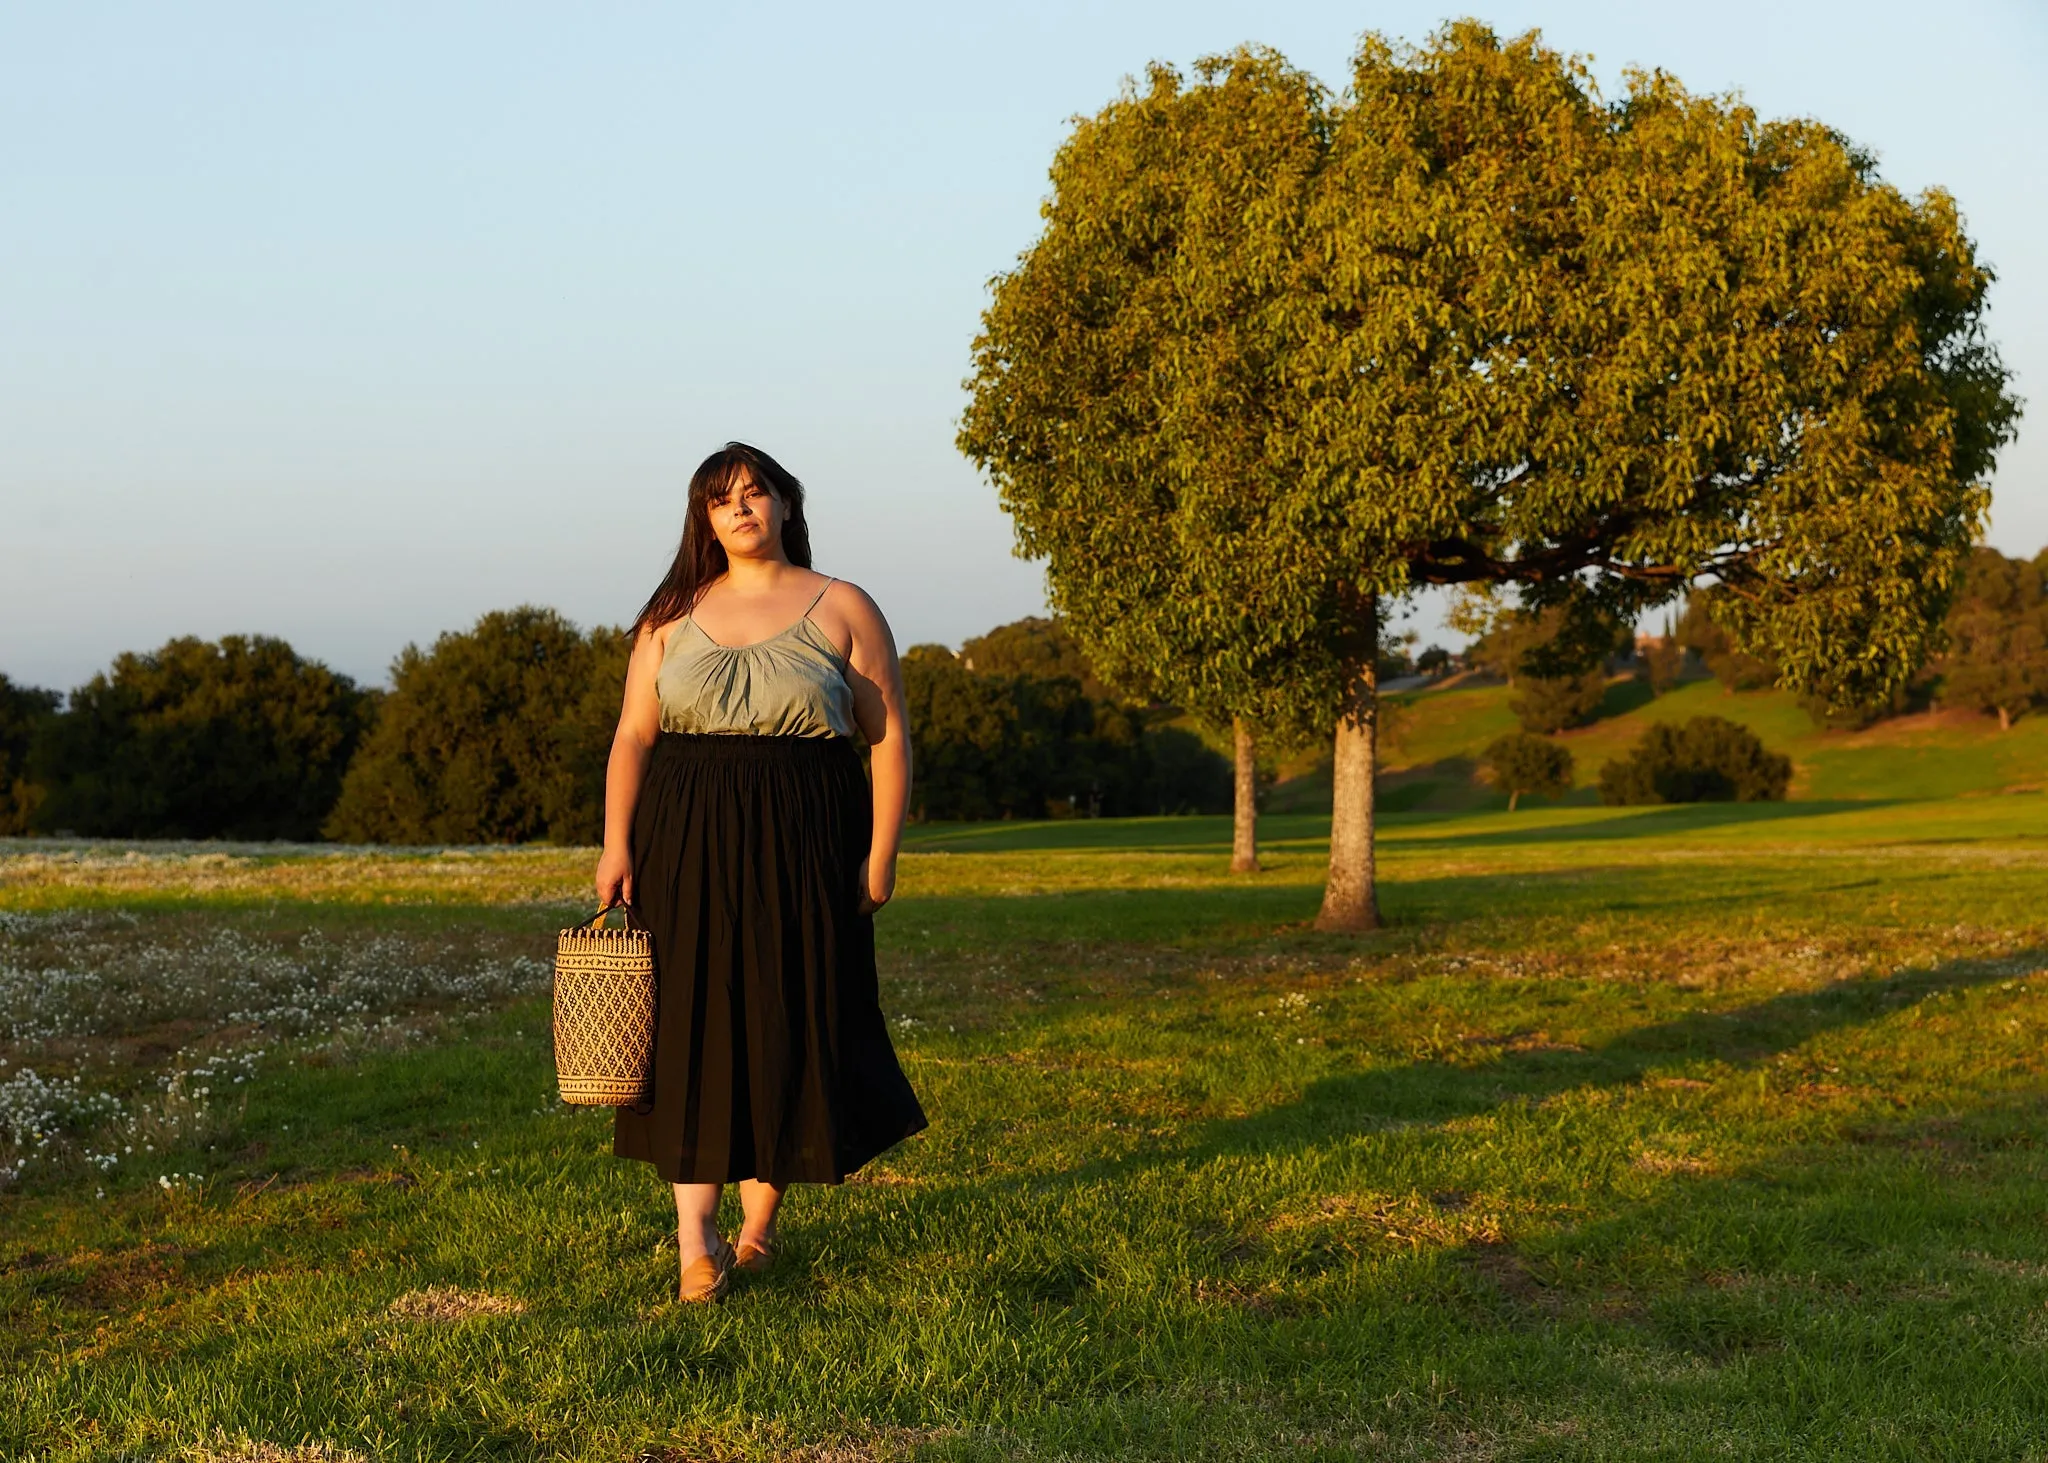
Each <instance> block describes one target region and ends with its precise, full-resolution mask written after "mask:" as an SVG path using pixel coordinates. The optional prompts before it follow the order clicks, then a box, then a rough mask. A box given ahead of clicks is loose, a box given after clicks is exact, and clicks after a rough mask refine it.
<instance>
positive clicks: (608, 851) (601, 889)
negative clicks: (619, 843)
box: [596, 844, 633, 909]
mask: <svg viewBox="0 0 2048 1463" xmlns="http://www.w3.org/2000/svg"><path fill="white" fill-rule="evenodd" d="M596 883H597V907H598V908H599V909H610V908H611V907H612V906H613V905H614V904H631V903H632V902H633V854H632V852H631V850H629V849H624V848H618V847H615V846H613V845H611V844H606V845H605V850H604V852H603V853H601V854H599V855H598V859H597V880H596Z"/></svg>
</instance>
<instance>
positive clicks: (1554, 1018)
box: [0, 698, 2048, 1463]
mask: <svg viewBox="0 0 2048 1463" xmlns="http://www.w3.org/2000/svg"><path fill="white" fill-rule="evenodd" d="M1666 699H1672V698H1666ZM2017 734H2018V733H2017V732H2016V733H2015V735H2017ZM1814 778H1815V782H1816V784H1817V785H1824V784H1821V780H1820V778H1819V775H1818V774H1814ZM2015 780H2017V779H2015ZM1324 829H1325V823H1324V822H1323V821H1322V820H1318V819H1314V818H1310V817H1281V818H1270V819H1268V820H1266V827H1265V830H1264V831H1265V834H1266V839H1267V843H1266V849H1267V862H1268V867H1267V868H1266V870H1265V871H1264V872H1262V873H1260V874H1258V875H1256V876H1252V877H1235V878H1234V877H1232V876H1230V875H1229V874H1228V873H1227V872H1226V862H1227V854H1228V849H1227V838H1228V827H1227V820H1222V819H1165V820H1134V821H1127V822H1116V823H1109V822H1103V823H1086V822H1081V823H1072V822H1069V823H1059V824H1033V825H1015V824H1008V825H979V826H955V827H939V828H927V829H919V830H916V833H915V836H914V839H913V843H912V849H911V852H910V853H909V854H907V855H906V857H905V861H904V870H903V892H902V895H901V897H900V899H899V900H898V902H897V903H896V904H895V905H894V906H893V907H892V908H891V909H889V910H887V911H885V913H884V914H883V916H882V917H881V919H880V921H879V930H880V936H881V940H882V944H883V972H884V996H885V1003H886V1005H887V1007H888V1010H889V1013H890V1015H891V1018H892V1026H893V1029H894V1031H895V1034H896V1038H897V1040H898V1043H899V1048H900V1050H901V1052H902V1055H903V1058H904V1063H905V1066H906V1068H907V1069H908V1071H909V1072H910V1074H911V1077H912V1080H913V1081H914V1082H915V1083H916V1085H917V1087H918V1089H919V1091H920V1093H921V1094H922V1095H923V1097H924V1100H925V1103H926V1106H927V1108H928V1110H929V1111H930V1113H931V1115H932V1118H933V1125H932V1128H931V1130H930V1131H929V1132H928V1133H926V1134H924V1135H923V1136H921V1137H920V1138H918V1139H916V1140H914V1141H912V1142H910V1143H908V1144H906V1145H904V1146H903V1147H901V1148H899V1149H897V1150H895V1151H893V1152H892V1153H890V1154H888V1155H886V1156H885V1157H884V1158H883V1159H881V1160H880V1161H879V1162H878V1163H876V1164H875V1165H873V1166H872V1167H871V1169H870V1170H869V1171H867V1172H866V1173H864V1174H863V1175H861V1177H860V1180H859V1181H858V1182H854V1183H849V1184H847V1185H846V1186H844V1187H843V1188H840V1189H837V1190H804V1191H799V1192H798V1193H797V1194H796V1195H795V1196H794V1197H793V1198H792V1200H791V1203H790V1206H789V1209H788V1211H787V1220H786V1241H787V1249H786V1259H785V1260H784V1262H783V1264H782V1267H781V1269H780V1270H779V1272H778V1273H775V1274H773V1275H771V1276H769V1277H766V1278H764V1279H761V1280H758V1281H756V1282H755V1283H752V1284H749V1285H746V1286H743V1287H741V1288H739V1289H738V1290H737V1291H736V1293H735V1294H734V1295H733V1297H732V1298H731V1299H730V1300H729V1301H728V1302H727V1303H726V1304H725V1305H724V1306H722V1307H719V1308H716V1309H710V1310H705V1309H697V1308H679V1307H677V1306H676V1305H674V1304H673V1303H672V1302H671V1301H670V1300H669V1299H668V1297H669V1296H671V1295H672V1293H673V1290H674V1285H675V1260H674V1252H673V1244H674V1240H673V1210H672V1209H671V1208H670V1206H669V1203H668V1199H667V1196H666V1194H665V1193H664V1192H663V1191H662V1190H661V1188H660V1187H659V1185H658V1184H657V1183H656V1182H655V1181H654V1180H653V1179H652V1178H651V1177H650V1175H649V1174H648V1173H647V1171H646V1170H645V1169H643V1168H641V1167H639V1166H637V1165H626V1164H621V1163H617V1162H615V1161H613V1160H612V1159H610V1158H609V1157H608V1156H607V1152H608V1139H609V1126H608V1121H607V1119H606V1118H605V1117H604V1116H603V1115H601V1114H593V1113H589V1112H582V1111H576V1110H571V1109H567V1108H564V1107H562V1106H561V1105H560V1104H559V1103H556V1102H555V1101H553V1098H552V1092H551V1079H552V1073H551V1069H550V1065H549V1057H548V1045H547V1035H546V1021H547V1012H546V1005H545V988H546V971H545V966H544V964H543V963H542V961H543V959H544V957H545V955H546V953H547V951H548V949H549V947H550V942H551V936H552V932H553V930H554V929H555V928H556V927H557V926H558V925H560V924H561V923H563V922H564V921H565V919H566V918H567V917H568V916H570V915H571V914H572V913H573V912H575V911H578V910H579V909H580V908H581V898H580V891H581V889H582V887H583V884H584V882H585V879H586V877H587V872H588V868H589V865H590V862H591V858H590V855H588V854H587V853H581V852H576V851H549V850H520V851H507V852H497V853H488V852H477V851H460V850H456V851H445V852H416V853H408V852H392V853H363V852H361V851H347V850H343V851H332V850H301V851H283V852H280V851H277V850H268V849H261V848H247V849H236V848H188V849H181V848H176V847H159V848H138V849H134V850H126V849H120V848H107V847H100V846H95V847H66V846H59V845H48V844H36V845H31V844H11V845H10V844H0V911H4V912H0V1059H4V1061H5V1063H6V1065H4V1066H0V1140H4V1141H0V1166H4V1167H5V1168H6V1169H7V1170H8V1171H9V1174H10V1176H11V1181H10V1182H9V1183H8V1185H7V1186H6V1188H5V1189H4V1191H0V1308H4V1313H5V1316H6V1320H7V1324H6V1326H5V1328H4V1330H0V1457H6V1458H10V1459H11V1458H29V1459H38V1460H43V1459H47V1460H58V1459H64V1460H71V1459H80V1460H83V1459H94V1460H99V1459H155V1458H166V1459H205V1460H215V1463H219V1460H228V1459H239V1460H250V1463H254V1460H258V1459H266V1460H282V1459H289V1458H302V1459H322V1458H324V1459H335V1458H343V1457H348V1456H351V1455H354V1456H359V1457H362V1458H378V1459H381V1458H396V1459H419V1460H428V1459H434V1460H440V1459H465V1458H504V1459H539V1458H574V1459H607V1460H612V1459H617V1460H624V1459H631V1458H634V1457H635V1456H637V1455H638V1454H639V1453H640V1452H641V1451H642V1450H654V1452H655V1455H656V1456H657V1457H660V1458H664V1459H667V1460H670V1463H680V1460H686V1459H721V1460H722V1459H729V1458H756V1457H760V1458H766V1457H791V1456H794V1457H802V1458H809V1459H814V1460H825V1459H839V1460H853V1459H869V1458H874V1459H882V1458H916V1459H956V1460H981V1459H997V1458H1111V1457H1116V1458H1121V1457H1152V1458H1179V1457H1192V1456H1202V1457H1222V1458H1234V1459H1265V1458H1274V1459H1278V1458H1287V1459H1351V1458H1360V1459H1380V1458H1418V1459H1423V1458H1440V1459H1464V1460H1476V1459H1545V1460H1563V1459H1585V1460H1593V1459H1602V1460H1605V1459H1638V1458H1642V1459H1650V1458H1655V1459H1689V1458H1725V1457H1740V1458H1785V1459H1792V1458H1797V1459H1842V1460H1867V1459H1899V1460H1906V1459H1914V1460H1918V1459H1955V1460H1965V1459H1967V1460H2031V1463H2040V1460H2044V1459H2048V1055H2044V1044H2043V1038H2044V1035H2048V798H2043V797H2041V796H2039V795H2012V796H2003V797H1971V798H1948V799H1940V800H1933V799H1929V800H1920V801H1902V802H1892V803H1881V802H1860V803H1852V802H1843V801H1835V802H1794V803H1786V804H1779V805H1765V806H1727V805H1722V806H1701V807H1690V808H1652V809H1606V808H1598V807H1561V808H1552V809H1538V810H1534V811H1531V810H1524V811H1523V812H1521V813H1520V814H1517V815H1515V816H1513V817H1509V816H1506V815H1504V814H1499V813H1492V812H1477V813H1468V814H1463V815H1448V814H1437V815H1422V814H1411V815H1405V816H1404V815H1399V814H1396V815H1393V816H1391V817H1390V818H1389V819H1388V820H1387V827H1386V828H1385V830H1384V839H1383V843H1382V873H1383V886H1382V898H1383V903H1384V905H1385V908H1386V911H1387V914H1388V916H1389V918H1390V920H1391V926H1390V928H1389V929H1388V930H1387V931H1385V932H1384V933H1381V934H1379V935H1375V936H1370V937H1360V938H1330V937H1322V936H1317V935H1315V934H1313V933H1312V932H1310V931H1309V929H1308V928H1307V921H1308V920H1309V918H1310V917H1311V916H1312V914H1313V913H1314V910H1315V906H1316V902H1317V896H1318V893H1319V881H1320V878H1321V873H1322V868H1321V861H1322V857H1323V850H1322V846H1321V839H1322V837H1323V833H1324ZM30 1072H32V1073H33V1074H34V1075H33V1078H32V1079H31V1078H30V1077H28V1076H27V1075H26V1074H27V1073H30Z"/></svg>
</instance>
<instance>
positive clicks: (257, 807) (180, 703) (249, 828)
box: [29, 635, 375, 838]
mask: <svg viewBox="0 0 2048 1463" xmlns="http://www.w3.org/2000/svg"><path fill="white" fill-rule="evenodd" d="M374 704H375V698H374V697H373V696H371V695H370V694H368V693H365V692H364V691H362V690H360V689H358V688H357V686H356V684H355V682H353V681H351V680H350V679H349V678H348V677H347V676H344V675H340V674H337V673H336V672H334V671H332V670H329V669H328V668H327V667H326V666H324V665H322V664H320V662H318V661H314V660H306V659H304V658H303V657H301V656H300V655H298V654H297V653H296V652H295V651H294V650H293V649H292V648H291V646H290V645H288V644H286V643H285V642H284V641H282V640H276V639H272V638H270V637H268V636H263V635H250V636H242V635H227V636H223V637H222V638H221V639H220V640H219V641H217V642H216V641H207V640H198V639H193V638H190V637H185V638H181V639H177V640H172V641H170V642H169V643H168V644H166V645H164V646H163V647H162V648H161V649H159V650H154V651H150V652H148V653H147V654H124V655H120V656H117V657H115V660H114V664H113V666H112V668H111V669H109V670H108V671H106V672H104V673H103V674H100V675H97V676H94V677H93V678H92V679H91V680H90V681H88V682H87V683H86V684H85V685H83V686H81V687H79V688H78V689H77V690H75V691H73V692H72V693H71V697H70V702H69V704H68V706H67V707H66V708H65V710H64V711H63V713H62V714H61V715H58V716H54V717H50V718H48V719H46V720H45V721H44V722H43V723H42V725H41V727H40V729H39V730H38V733H37V735H36V737H35V741H34V745H33V746H32V748H31V750H30V756H29V774H30V778H31V780H32V781H33V782H35V783H36V784H39V785H40V787H41V789H42V793H43V795H42V797H41V800H40V801H39V802H38V803H37V805H36V806H35V808H34V810H33V813H32V817H33V819H34V823H35V826H36V827H37V828H39V829H41V830H44V831H53V830H71V831H75V832H78V833H85V834H93V835H100V836H107V837H117V838H133V837H156V838H316V837H318V836H319V832H320V822H321V819H323V818H324V817H326V815H327V812H328V810H329V809H330V808H332V807H333V806H334V800H335V797H336V795H337V793H338V792H339V791H340V788H341V779H342V773H343V769H345V768H346V767H347V766H348V762H349V758H350V756H351V755H352V754H353V752H354V751H355V747H356V744H357V742H358V741H359V740H360V739H361V737H362V734H363V730H364V727H365V725H366V724H367V723H368V721H369V720H370V718H371V716H372V714H373V712H374Z"/></svg>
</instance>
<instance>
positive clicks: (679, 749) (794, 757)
mask: <svg viewBox="0 0 2048 1463" xmlns="http://www.w3.org/2000/svg"><path fill="white" fill-rule="evenodd" d="M654 751H655V755H657V756H669V757H683V758H687V759H689V760H690V761H693V762H779V763H802V762H823V761H830V760H836V759H839V758H842V757H850V756H852V755H853V743H852V741H851V740H849V739H848V738H846V737H787V736H755V735H753V734H751V733H748V732H672V731H665V732H663V733H661V735H660V736H659V737H658V738H657V739H656V741H655V743H654Z"/></svg>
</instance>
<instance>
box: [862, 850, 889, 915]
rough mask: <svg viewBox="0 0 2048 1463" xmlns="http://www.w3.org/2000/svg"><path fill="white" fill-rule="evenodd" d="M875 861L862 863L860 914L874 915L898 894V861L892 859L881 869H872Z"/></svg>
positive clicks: (864, 860) (869, 860) (865, 860)
mask: <svg viewBox="0 0 2048 1463" xmlns="http://www.w3.org/2000/svg"><path fill="white" fill-rule="evenodd" d="M872 863H873V860H871V859H862V860H861V861H860V906H859V911H858V912H859V913H861V914H873V913H874V912H875V911H876V910H878V909H880V908H881V907H882V906H883V905H885V904H887V903H888V902H889V900H890V897H891V896H892V895H894V894H895V892H896V860H894V859H890V860H889V861H888V862H887V863H885V864H883V865H882V866H881V867H880V868H873V867H871V865H872Z"/></svg>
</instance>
